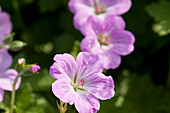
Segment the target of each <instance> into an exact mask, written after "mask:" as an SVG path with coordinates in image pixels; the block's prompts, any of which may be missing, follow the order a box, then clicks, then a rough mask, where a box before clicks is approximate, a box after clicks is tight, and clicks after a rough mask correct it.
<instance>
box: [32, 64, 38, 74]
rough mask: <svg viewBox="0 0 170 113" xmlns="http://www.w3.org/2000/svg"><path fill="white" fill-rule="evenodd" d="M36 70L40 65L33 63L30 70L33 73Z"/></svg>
mask: <svg viewBox="0 0 170 113" xmlns="http://www.w3.org/2000/svg"><path fill="white" fill-rule="evenodd" d="M38 70H40V66H39V65H33V66H32V67H31V68H30V71H32V72H33V73H37V72H38Z"/></svg>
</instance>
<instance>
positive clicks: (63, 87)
mask: <svg viewBox="0 0 170 113" xmlns="http://www.w3.org/2000/svg"><path fill="white" fill-rule="evenodd" d="M130 7H131V0H70V1H69V8H70V10H71V12H72V13H73V14H74V26H75V27H76V28H77V29H78V30H80V31H81V33H82V34H83V35H84V36H85V38H84V39H83V40H82V42H81V50H82V51H83V52H81V53H79V54H78V56H77V58H76V61H75V59H74V58H73V57H72V56H71V55H69V54H63V55H61V54H57V55H56V56H55V57H54V60H55V63H54V64H53V65H52V66H51V68H50V75H51V76H52V77H53V78H55V79H57V80H56V81H55V82H54V83H53V84H52V91H53V93H54V95H55V96H56V97H58V98H59V99H60V100H61V101H63V102H65V103H69V104H71V105H72V104H75V107H76V109H77V111H78V112H79V113H94V112H97V110H99V108H100V103H99V100H98V98H99V99H101V100H105V99H110V98H111V97H113V96H114V94H115V92H114V83H113V79H112V77H111V76H109V77H107V76H105V75H104V74H102V70H103V69H115V68H117V67H118V66H119V65H120V63H121V57H120V55H127V54H130V53H131V52H132V51H133V50H134V45H133V44H134V41H135V38H134V35H133V34H132V33H131V32H129V31H127V30H125V22H124V20H123V18H122V17H121V16H120V15H122V14H124V13H125V12H127V11H128V10H129V9H130Z"/></svg>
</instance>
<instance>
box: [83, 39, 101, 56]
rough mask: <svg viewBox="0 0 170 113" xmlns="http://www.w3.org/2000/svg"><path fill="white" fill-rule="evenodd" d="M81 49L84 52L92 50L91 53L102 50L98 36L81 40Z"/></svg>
mask: <svg viewBox="0 0 170 113" xmlns="http://www.w3.org/2000/svg"><path fill="white" fill-rule="evenodd" d="M80 46H81V50H82V51H83V52H91V53H96V52H97V51H100V44H99V42H98V41H97V37H92V36H89V37H85V38H84V39H83V40H82V41H81V45H80Z"/></svg>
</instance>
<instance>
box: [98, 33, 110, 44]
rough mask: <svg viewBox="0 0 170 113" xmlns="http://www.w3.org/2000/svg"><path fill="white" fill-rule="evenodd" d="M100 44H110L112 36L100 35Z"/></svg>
mask: <svg viewBox="0 0 170 113" xmlns="http://www.w3.org/2000/svg"><path fill="white" fill-rule="evenodd" d="M98 41H99V43H100V45H108V44H109V43H110V36H108V35H100V36H99V38H98Z"/></svg>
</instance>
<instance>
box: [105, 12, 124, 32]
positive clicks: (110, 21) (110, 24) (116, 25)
mask: <svg viewBox="0 0 170 113" xmlns="http://www.w3.org/2000/svg"><path fill="white" fill-rule="evenodd" d="M103 26H104V32H106V33H110V32H112V31H114V30H117V29H122V30H123V29H125V21H124V20H123V18H122V17H120V16H115V15H107V16H106V18H105V19H104V21H103Z"/></svg>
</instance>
